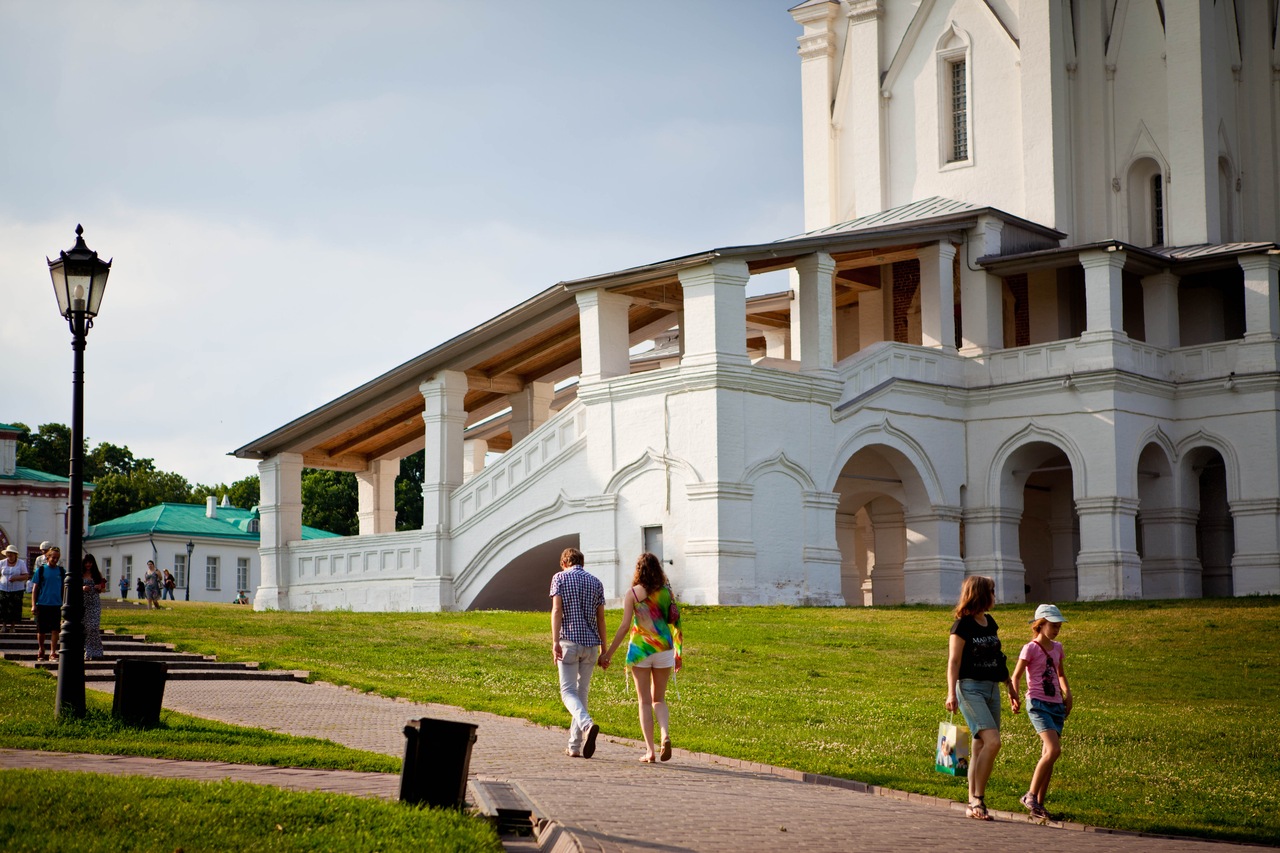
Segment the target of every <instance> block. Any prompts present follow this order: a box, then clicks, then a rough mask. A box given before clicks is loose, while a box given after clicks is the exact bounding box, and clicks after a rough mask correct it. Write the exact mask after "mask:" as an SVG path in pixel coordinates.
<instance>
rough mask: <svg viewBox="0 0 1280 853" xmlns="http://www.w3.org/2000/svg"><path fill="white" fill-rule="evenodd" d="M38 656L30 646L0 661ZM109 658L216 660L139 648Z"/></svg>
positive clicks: (2, 656) (3, 654) (4, 654)
mask: <svg viewBox="0 0 1280 853" xmlns="http://www.w3.org/2000/svg"><path fill="white" fill-rule="evenodd" d="M38 654H39V653H38V652H37V651H36V647H35V646H32V647H31V648H30V649H25V650H22V651H16V652H12V651H6V652H0V659H4V660H11V661H15V662H18V663H22V662H24V661H33V660H35V659H36V657H37V656H38ZM111 657H112V658H118V657H127V658H143V659H146V660H163V661H214V660H217V658H215V657H213V656H211V655H196V654H191V653H190V652H170V651H151V650H150V649H147V648H139V649H136V650H133V649H131V650H129V651H127V652H124V653H123V654H114V655H111Z"/></svg>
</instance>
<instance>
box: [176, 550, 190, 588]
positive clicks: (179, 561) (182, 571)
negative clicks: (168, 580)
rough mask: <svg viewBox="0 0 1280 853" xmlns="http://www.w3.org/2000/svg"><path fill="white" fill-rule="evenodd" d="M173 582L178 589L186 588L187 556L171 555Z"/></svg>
mask: <svg viewBox="0 0 1280 853" xmlns="http://www.w3.org/2000/svg"><path fill="white" fill-rule="evenodd" d="M173 582H174V583H175V584H177V585H178V588H179V589H186V588H187V555H186V554H174V555H173Z"/></svg>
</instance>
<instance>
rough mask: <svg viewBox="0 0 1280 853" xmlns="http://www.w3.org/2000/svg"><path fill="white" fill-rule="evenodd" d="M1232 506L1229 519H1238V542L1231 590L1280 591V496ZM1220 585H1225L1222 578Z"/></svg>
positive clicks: (1246, 592) (1233, 592) (1229, 521)
mask: <svg viewBox="0 0 1280 853" xmlns="http://www.w3.org/2000/svg"><path fill="white" fill-rule="evenodd" d="M1230 506H1231V518H1230V519H1227V520H1226V521H1225V523H1226V524H1227V525H1231V524H1232V522H1234V527H1235V546H1236V550H1235V555H1234V556H1233V557H1232V558H1231V590H1230V594H1231V595H1236V596H1240V595H1277V594H1280V500H1276V499H1275V498H1255V499H1247V500H1234V501H1232V502H1231V505H1230ZM1219 539H1220V541H1223V540H1226V537H1225V536H1220V537H1219ZM1205 580H1206V582H1207V581H1208V578H1206V579H1205ZM1217 585H1219V586H1221V585H1222V584H1221V581H1217ZM1206 586H1207V584H1206ZM1205 592H1206V593H1209V592H1210V590H1209V589H1207V588H1206V590H1205ZM1219 594H1222V593H1219Z"/></svg>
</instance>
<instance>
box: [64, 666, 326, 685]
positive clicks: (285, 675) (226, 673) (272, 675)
mask: <svg viewBox="0 0 1280 853" xmlns="http://www.w3.org/2000/svg"><path fill="white" fill-rule="evenodd" d="M310 675H311V673H309V672H306V671H304V670H289V669H242V670H225V669H179V670H173V669H170V670H169V672H168V674H167V675H166V676H165V680H166V681H306V680H307V678H308V677H310ZM115 678H116V677H115V674H114V673H112V672H107V671H103V670H92V671H86V672H85V674H84V680H85V681H94V682H104V681H106V682H110V681H115Z"/></svg>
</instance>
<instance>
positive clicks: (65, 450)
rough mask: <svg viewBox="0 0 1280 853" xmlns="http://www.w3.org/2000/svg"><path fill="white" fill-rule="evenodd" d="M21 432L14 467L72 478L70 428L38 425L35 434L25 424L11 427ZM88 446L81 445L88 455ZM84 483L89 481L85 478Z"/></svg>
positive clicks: (57, 425)
mask: <svg viewBox="0 0 1280 853" xmlns="http://www.w3.org/2000/svg"><path fill="white" fill-rule="evenodd" d="M14 426H16V427H18V428H19V430H20V435H19V436H18V447H17V463H18V464H19V465H21V466H22V467H23V468H34V469H36V470H37V471H43V472H45V473H46V474H56V475H58V476H59V477H69V476H71V427H69V426H66V425H65V424H41V425H40V428H39V429H37V430H36V431H35V432H32V431H31V428H30V427H28V426H27V425H26V424H20V423H19V424H14ZM88 449H89V443H88V442H87V441H86V442H85V443H84V452H85V455H86V456H87V455H88ZM86 479H89V478H88V477H86Z"/></svg>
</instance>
